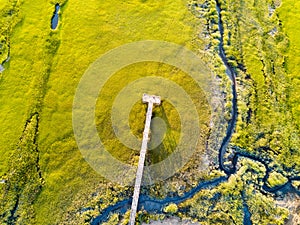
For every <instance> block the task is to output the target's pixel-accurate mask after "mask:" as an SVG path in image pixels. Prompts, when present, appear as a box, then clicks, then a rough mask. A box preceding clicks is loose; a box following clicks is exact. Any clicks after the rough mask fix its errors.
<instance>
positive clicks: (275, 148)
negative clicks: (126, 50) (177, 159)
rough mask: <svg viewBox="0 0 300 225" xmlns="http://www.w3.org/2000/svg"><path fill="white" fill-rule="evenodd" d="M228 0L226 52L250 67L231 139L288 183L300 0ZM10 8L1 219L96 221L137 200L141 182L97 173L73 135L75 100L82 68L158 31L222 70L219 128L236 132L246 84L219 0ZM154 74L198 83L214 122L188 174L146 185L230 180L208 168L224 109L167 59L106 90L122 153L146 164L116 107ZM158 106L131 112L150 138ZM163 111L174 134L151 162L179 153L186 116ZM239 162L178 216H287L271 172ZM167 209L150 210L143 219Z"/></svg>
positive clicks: (0, 46)
mask: <svg viewBox="0 0 300 225" xmlns="http://www.w3.org/2000/svg"><path fill="white" fill-rule="evenodd" d="M57 3H59V4H60V5H61V11H60V21H59V26H58V28H57V29H56V30H55V31H52V30H51V29H50V19H51V17H52V14H53V11H54V6H55V4H57ZM218 3H219V4H220V7H221V11H222V12H221V17H222V18H221V19H222V22H223V26H224V50H225V53H226V56H227V58H228V60H229V64H230V65H231V66H232V67H233V69H235V70H236V72H237V74H238V76H237V91H238V121H237V127H236V132H235V134H234V136H233V139H232V141H231V145H230V146H237V147H239V148H238V149H244V150H245V151H246V152H250V153H252V154H255V155H257V156H258V157H260V158H262V159H265V158H271V159H272V164H270V168H271V167H272V169H274V172H272V173H270V174H269V177H268V184H269V186H270V187H277V186H280V185H282V184H284V183H286V182H287V178H286V177H285V176H287V175H295V174H296V173H299V170H300V164H299V162H300V150H299V148H300V141H299V124H300V108H299V103H300V99H299V94H300V93H299V85H300V81H299V79H300V76H299V74H298V72H299V71H298V68H297V67H298V65H299V64H300V62H299V61H300V58H299V54H300V47H299V30H300V29H298V27H299V24H298V23H297V22H295V21H298V19H299V14H298V11H300V4H299V3H297V2H296V1H294V0H283V2H282V4H280V2H279V1H275V0H274V1H273V0H255V1H254V0H253V1H236V0H226V1H225V0H219V1H218ZM188 9H189V10H190V11H188ZM0 12H1V17H0V25H1V26H0V63H3V62H4V61H6V59H7V58H8V57H10V58H11V59H10V61H8V62H5V63H4V66H5V71H4V72H3V73H1V77H0V79H1V80H0V109H1V117H0V130H1V131H2V132H1V135H0V155H1V157H0V223H1V224H13V223H15V224H89V222H90V221H91V219H92V218H93V217H96V216H97V215H99V214H101V212H102V211H103V210H104V209H105V208H107V207H108V206H111V205H114V204H115V203H117V202H118V201H119V200H123V199H125V198H128V197H129V196H130V195H132V188H131V187H120V186H118V185H116V184H111V183H109V181H107V180H105V178H103V177H101V175H99V174H97V173H96V172H94V171H93V170H92V169H91V168H90V166H89V165H88V164H87V162H85V160H84V159H83V158H82V156H81V154H80V151H79V150H78V148H77V145H76V142H75V139H74V136H73V130H72V102H73V96H74V94H75V91H76V87H77V85H78V83H79V81H80V78H81V76H82V75H83V74H84V72H85V70H86V69H87V68H88V66H89V65H90V64H91V63H92V62H94V61H95V60H96V59H97V58H98V57H99V56H101V55H103V54H104V53H106V52H107V51H109V50H111V49H113V48H115V47H118V46H121V45H123V44H126V43H129V42H134V41H140V40H147V39H152V40H153V39H154V40H163V41H170V42H175V43H177V44H180V45H183V46H185V47H187V48H190V49H192V50H194V51H195V52H197V53H198V54H200V55H201V57H203V58H204V60H205V61H206V62H210V63H209V66H210V67H211V69H212V70H213V71H214V72H215V73H216V74H217V78H218V82H219V84H220V87H221V89H222V93H221V97H222V98H223V100H224V112H225V120H224V121H219V122H220V124H218V126H220V127H221V128H222V127H223V129H220V133H222V132H223V133H224V131H225V130H226V126H227V122H228V121H230V118H231V116H232V115H231V107H232V103H231V102H230V101H231V99H232V95H231V93H232V90H231V82H230V80H229V79H228V78H227V76H226V73H225V69H226V68H225V67H224V65H223V63H222V60H221V59H220V57H219V56H218V52H219V48H218V45H219V44H220V31H219V27H218V14H217V10H216V1H214V0H193V1H188V2H184V1H181V0H165V1H150V0H125V1H115V0H112V1H104V0H86V1H79V0H73V1H67V0H60V1H54V0H43V1H34V0H29V1H20V0H19V1H18V0H7V1H6V0H0ZM203 50H205V52H206V53H205V54H203ZM149 75H152V76H153V75H155V76H160V77H165V78H168V79H171V80H172V81H174V82H176V83H177V84H179V85H180V86H181V87H183V88H184V89H186V91H187V92H188V93H189V95H190V96H191V97H192V100H193V101H194V103H195V105H196V106H197V110H198V113H199V115H201V116H200V123H201V128H202V129H203V130H202V131H201V132H202V133H201V134H200V140H199V146H197V151H196V152H195V154H194V155H193V157H192V160H191V161H190V162H189V163H188V164H187V165H186V166H185V167H184V168H183V170H182V171H180V173H177V174H175V175H174V176H173V177H172V178H169V179H168V180H167V181H165V182H161V183H157V184H155V185H153V186H150V187H144V188H143V189H142V193H147V194H148V195H149V196H152V197H158V198H163V197H166V196H167V195H168V194H173V195H179V196H182V195H183V193H184V192H187V191H189V190H191V189H192V188H193V187H195V186H196V185H197V184H198V183H199V182H201V181H204V180H208V179H212V178H216V177H220V176H224V173H222V171H220V170H217V169H215V167H213V168H211V171H205V172H203V171H202V170H201V167H202V166H203V165H204V164H208V163H211V162H210V161H209V160H211V159H213V158H214V157H211V159H207V160H205V159H202V157H201V155H202V154H203V151H204V148H205V146H206V144H207V143H206V139H205V138H206V137H207V133H208V125H207V124H208V122H209V121H208V120H209V113H210V112H209V111H208V110H207V102H206V99H205V98H204V96H203V93H202V92H201V91H200V89H199V87H198V86H197V85H196V84H195V82H193V81H192V80H191V79H190V78H189V77H188V76H187V75H186V74H185V73H184V72H182V71H180V70H178V69H175V68H173V67H172V66H169V65H163V64H161V63H153V62H143V63H137V64H133V65H130V66H128V67H126V68H123V69H122V70H120V71H119V72H118V73H116V74H114V75H113V76H112V77H111V79H110V80H109V81H108V82H107V83H106V86H105V87H104V89H103V90H102V92H101V93H100V95H101V98H100V99H98V102H97V110H96V124H97V128H98V132H99V136H100V137H101V138H103V139H104V142H105V144H106V146H107V148H108V150H109V151H110V153H111V154H112V155H113V156H114V157H116V158H118V159H120V160H122V161H124V162H126V163H131V164H136V162H137V159H138V158H137V152H135V151H131V150H130V149H128V148H126V147H125V146H123V145H122V144H121V143H120V142H118V141H117V139H116V137H115V136H114V134H113V130H112V126H111V121H110V116H111V111H110V110H111V106H112V102H113V100H114V98H115V97H116V95H117V93H118V92H119V91H120V90H122V88H123V87H124V86H126V85H127V84H128V83H130V82H131V81H133V80H136V79H138V78H141V77H145V76H149ZM145 111H146V105H144V104H142V103H141V102H137V103H136V104H135V105H134V107H133V108H132V110H131V113H130V117H129V124H130V127H131V129H132V132H133V133H134V134H135V135H136V136H137V137H139V138H141V135H142V131H143V125H144V119H145V118H144V114H145ZM154 115H155V116H160V117H162V118H163V119H165V120H166V121H168V127H167V133H166V135H165V139H164V143H163V144H162V145H161V146H159V147H158V148H156V149H155V150H153V151H151V152H150V153H149V157H148V158H149V161H150V163H156V162H159V161H161V160H163V159H164V158H165V157H167V156H168V155H169V154H171V153H172V151H173V150H174V149H173V148H172V146H173V145H176V144H177V142H178V139H179V134H180V121H179V115H178V112H177V111H176V110H175V109H174V107H173V106H172V104H170V103H169V102H167V101H166V102H163V104H162V106H160V107H157V108H155V110H154ZM219 141H220V142H221V139H220V140H219ZM165 146H171V147H169V148H166V147H165ZM214 151H215V152H217V151H218V149H214ZM213 154H215V153H213ZM148 163H149V162H148ZM214 163H215V164H216V162H213V163H212V165H214ZM229 164H230V163H229ZM237 169H238V170H237V172H236V173H235V174H232V175H230V177H229V178H228V181H227V182H224V183H221V184H219V185H218V186H217V187H215V188H207V189H205V190H201V191H200V192H198V193H197V194H196V195H195V196H194V197H193V198H191V199H189V200H187V201H186V202H183V203H182V204H179V205H178V206H177V205H176V204H169V205H168V206H166V207H165V213H169V214H176V215H178V216H181V217H183V218H184V217H189V218H192V219H193V220H198V221H201V222H202V223H203V224H226V223H228V224H232V223H235V224H242V223H243V220H244V218H245V214H247V213H248V212H247V210H248V211H249V214H250V215H251V216H250V217H251V221H252V223H253V224H283V223H284V221H285V220H286V219H287V217H288V211H287V210H286V209H284V208H281V207H278V206H276V204H275V201H274V199H273V198H272V196H268V195H265V194H263V193H262V192H261V190H262V186H263V179H264V176H265V175H266V168H265V167H264V166H263V165H262V164H261V163H258V162H254V161H252V160H246V159H244V158H240V159H239V162H238V165H237ZM293 185H294V186H295V187H298V186H299V183H298V182H296V181H294V182H293ZM183 212H184V213H183ZM128 217H129V212H127V213H126V214H125V216H124V217H123V218H121V216H119V215H118V214H117V213H114V214H112V215H111V217H110V218H109V221H108V222H107V224H117V223H118V222H121V223H123V224H126V223H127V221H128ZM163 217H164V215H154V216H153V215H150V214H147V212H145V211H141V212H139V213H138V221H139V222H141V221H149V220H150V219H151V218H156V219H158V218H163Z"/></svg>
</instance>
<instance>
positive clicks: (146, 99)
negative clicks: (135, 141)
mask: <svg viewBox="0 0 300 225" xmlns="http://www.w3.org/2000/svg"><path fill="white" fill-rule="evenodd" d="M160 102H161V101H160V97H159V96H155V95H147V94H144V95H143V103H148V109H147V114H146V123H145V128H144V132H143V142H142V147H141V152H140V158H139V164H138V168H137V172H136V178H135V185H134V192H133V197H132V205H131V212H130V220H129V224H130V225H134V224H135V216H136V212H137V207H138V201H139V196H140V189H141V183H142V178H143V170H144V163H145V157H146V151H147V146H148V141H149V140H150V139H149V133H150V124H151V117H152V110H153V105H160Z"/></svg>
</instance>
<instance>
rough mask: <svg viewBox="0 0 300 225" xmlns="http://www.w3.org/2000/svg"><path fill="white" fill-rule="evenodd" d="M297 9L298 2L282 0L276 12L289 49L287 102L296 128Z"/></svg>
mask: <svg viewBox="0 0 300 225" xmlns="http://www.w3.org/2000/svg"><path fill="white" fill-rule="evenodd" d="M299 9H300V2H299V1H293V0H284V1H282V5H281V6H280V8H279V10H278V14H279V18H280V19H282V26H283V31H284V33H285V34H286V35H287V37H288V39H289V48H288V52H287V54H286V69H287V75H288V77H289V79H290V81H291V90H290V97H289V102H290V107H291V109H292V112H293V117H294V119H295V121H296V124H297V126H299V124H300V122H299V121H300V108H299V102H300V99H299V96H300V93H299V90H300V88H299V87H300V75H299V68H298V65H299V64H300V45H299V41H300V39H299V37H300V36H299V35H300V33H299V32H300V29H299V28H300V27H299V26H300V25H299V23H297V22H295V21H299V19H300V15H299V13H298V11H299Z"/></svg>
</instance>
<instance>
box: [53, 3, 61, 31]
mask: <svg viewBox="0 0 300 225" xmlns="http://www.w3.org/2000/svg"><path fill="white" fill-rule="evenodd" d="M59 10H60V5H59V4H56V5H55V11H54V13H53V16H52V18H51V29H52V30H55V29H56V28H57V25H58V20H59V15H58V12H59Z"/></svg>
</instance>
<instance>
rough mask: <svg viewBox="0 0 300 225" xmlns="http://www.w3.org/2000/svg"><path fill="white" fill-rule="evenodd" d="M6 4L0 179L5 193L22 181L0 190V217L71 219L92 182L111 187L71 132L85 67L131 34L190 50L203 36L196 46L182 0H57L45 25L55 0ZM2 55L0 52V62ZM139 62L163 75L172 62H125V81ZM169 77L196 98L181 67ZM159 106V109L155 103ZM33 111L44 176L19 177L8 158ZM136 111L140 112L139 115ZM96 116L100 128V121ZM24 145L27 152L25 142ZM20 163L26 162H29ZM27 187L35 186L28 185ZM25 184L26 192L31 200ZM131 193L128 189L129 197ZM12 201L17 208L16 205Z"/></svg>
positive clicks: (168, 112) (192, 23)
mask: <svg viewBox="0 0 300 225" xmlns="http://www.w3.org/2000/svg"><path fill="white" fill-rule="evenodd" d="M5 3H6V4H5V7H4V6H2V4H1V8H2V10H1V12H2V13H4V14H5V13H6V12H7V10H6V8H7V9H15V8H14V7H19V8H18V10H16V12H18V13H15V14H14V17H12V18H13V19H11V17H1V19H4V20H7V27H8V28H7V29H6V30H4V31H3V32H2V33H3V35H2V33H1V35H2V36H1V37H3V38H2V39H3V40H2V39H1V40H2V41H1V43H2V42H3V43H5V46H4V45H3V48H2V46H1V50H3V51H2V52H3V53H1V54H2V55H3V59H5V58H6V57H7V55H8V51H10V56H11V60H10V62H9V63H6V64H5V67H6V70H5V71H4V72H3V73H2V77H1V88H0V106H1V120H0V127H1V130H2V131H3V132H2V135H1V137H0V143H1V149H0V154H1V161H0V175H1V176H2V177H3V179H8V182H7V183H5V184H1V189H2V191H4V192H5V190H7V189H8V188H9V187H10V186H9V185H11V184H12V185H17V186H18V185H19V186H20V188H19V189H16V190H20V191H18V192H19V195H16V194H15V192H14V191H16V190H15V189H14V188H13V187H11V191H9V192H8V194H3V195H2V193H4V192H1V201H2V202H4V204H6V206H4V208H2V209H3V212H4V214H5V216H4V217H1V222H5V221H7V220H11V222H12V221H13V220H14V218H18V219H17V221H18V223H29V224H53V223H58V222H59V221H62V220H66V221H67V220H72V219H73V220H74V219H75V218H72V216H69V215H74V214H76V213H77V212H78V211H80V208H81V207H84V205H85V203H86V202H88V201H89V200H91V199H92V197H91V194H92V193H96V194H97V193H98V191H99V190H97V187H99V188H100V189H101V190H106V188H109V184H108V183H107V182H103V178H102V177H101V176H100V175H98V174H96V173H95V172H93V171H92V169H91V168H90V167H89V165H88V164H87V163H86V162H85V161H84V159H83V158H82V156H81V154H80V152H79V151H78V149H77V146H76V142H75V140H74V137H73V131H72V101H73V96H74V93H75V90H76V87H77V85H78V82H79V80H80V78H81V76H82V75H83V73H84V71H85V70H86V69H87V68H88V66H89V65H90V63H92V62H93V61H94V60H95V59H97V58H98V57H99V56H101V55H102V54H104V53H105V52H107V51H108V50H110V49H112V48H115V47H118V46H120V45H122V44H125V43H129V42H133V41H139V40H145V39H157V40H163V41H170V42H175V43H177V44H181V45H183V46H186V47H188V48H192V49H194V50H195V49H196V47H198V45H201V41H200V42H199V41H197V46H195V45H194V42H193V39H194V37H195V36H196V32H197V29H198V28H197V24H196V22H195V19H194V17H193V16H192V14H191V13H190V12H189V11H188V10H187V8H186V5H185V4H184V3H183V2H182V1H180V0H178V1H163V2H153V1H139V0H129V1H123V2H119V1H115V2H114V1H109V2H108V1H96V0H88V1H77V0H76V1H72V2H68V1H59V3H60V4H61V6H62V7H61V12H60V23H59V27H58V29H57V30H55V31H51V30H50V19H51V17H52V14H53V11H54V5H55V4H56V3H57V2H56V1H42V2H40V1H39V2H37V1H23V2H22V4H21V1H6V2H5ZM14 21H20V22H19V23H18V26H16V27H14V26H15V24H16V22H14ZM2 28H3V29H4V26H2V22H1V29H2ZM8 38H9V42H8ZM8 47H10V48H9V49H8ZM2 55H1V57H2ZM3 59H2V58H1V60H2V61H3ZM145 66H148V67H147V72H149V73H152V74H154V73H155V72H161V73H164V74H167V73H168V71H173V68H171V67H169V68H167V66H166V67H164V66H163V65H161V66H162V70H158V71H157V68H158V66H159V65H158V64H146V63H145V64H144V65H139V66H137V67H136V68H135V67H134V66H132V67H131V68H129V70H127V71H126V68H125V71H123V75H126V76H125V78H126V77H127V78H128V80H126V79H124V82H128V81H129V80H130V79H131V77H130V76H129V75H128V74H126V73H128V72H130V73H131V72H138V71H139V70H140V72H142V70H143V67H145ZM144 69H145V68H144ZM130 75H131V74H130ZM181 79H182V80H181ZM174 80H175V81H177V82H178V83H180V84H183V85H184V84H185V85H186V87H187V88H191V90H190V91H191V94H193V92H194V93H195V97H196V98H197V97H199V93H197V90H196V89H194V87H195V86H193V85H194V84H192V83H191V82H189V83H185V81H186V79H185V77H184V75H183V74H182V73H181V72H180V71H179V72H178V76H174ZM122 85H123V84H122V83H121V82H119V83H117V86H115V87H116V88H117V89H120V88H122V87H123V86H122ZM108 89H109V87H108ZM111 94H112V93H111ZM200 95H201V94H200ZM112 96H113V94H112ZM106 106H109V105H106ZM106 106H105V107H106ZM163 106H164V107H165V110H166V115H167V116H168V117H170V118H169V119H170V120H172V119H174V118H175V120H177V119H176V117H178V116H176V112H175V114H174V113H173V114H172V113H171V111H172V107H171V106H170V105H168V104H167V103H165V104H164V105H163ZM105 107H103V108H99V110H103V109H105ZM137 107H141V109H140V111H141V112H143V110H145V106H142V105H138V106H137ZM157 110H158V111H157V114H159V113H160V112H159V110H160V109H157ZM133 112H134V111H133ZM33 115H34V116H35V117H36V118H39V126H38V132H36V133H35V134H34V140H35V143H34V146H36V148H37V149H38V150H37V152H34V154H35V155H32V156H31V157H32V160H35V162H36V163H37V164H35V166H36V167H37V168H39V170H40V175H41V179H42V180H43V181H44V182H42V181H39V179H37V180H36V181H35V179H33V180H32V179H29V178H28V179H27V178H26V179H25V180H24V181H22V182H21V180H22V179H23V178H21V177H23V176H24V173H25V172H24V170H23V167H22V166H21V167H20V168H19V167H18V166H17V165H15V163H12V162H14V161H15V162H19V161H16V158H17V157H18V147H17V146H18V143H19V139H20V138H21V139H22V137H23V136H24V135H25V133H26V132H25V131H24V132H25V133H24V132H23V130H24V127H25V125H26V121H27V120H30V121H31V119H32V118H35V117H32V116H33ZM172 115H173V117H174V118H172ZM140 117H141V118H142V114H141V115H140ZM206 119H207V118H205V120H206ZM143 122H144V121H143V120H142V119H140V118H138V120H133V121H132V126H134V127H139V128H140V127H141V125H142V124H143ZM98 123H99V127H101V125H102V124H101V122H100V121H99V122H98ZM178 125H179V124H178V123H177V122H175V123H172V126H175V127H176V126H177V127H178ZM25 129H27V128H26V127H25ZM136 131H137V132H138V131H139V130H136ZM174 132H175V131H174ZM177 132H178V131H177ZM175 136H176V135H175ZM23 141H24V142H26V143H24V145H26V146H28V148H30V149H31V147H30V146H31V144H30V143H31V142H30V141H31V139H24V140H23ZM31 150H32V149H31ZM24 151H25V152H26V149H25V150H24ZM29 153H30V152H28V154H29ZM116 154H117V153H116ZM127 154H128V155H127V156H124V158H125V159H128V158H130V156H131V155H130V151H129V152H127ZM26 157H27V156H26ZM28 157H29V156H28ZM126 157H127V158H126ZM37 158H38V159H39V160H37ZM19 160H20V164H21V165H23V163H25V162H23V161H25V158H24V159H23V158H20V159H19ZM153 161H155V155H154V156H153ZM26 163H29V164H30V165H31V163H30V161H29V162H26ZM8 164H11V166H8ZM26 165H27V164H25V166H26ZM26 167H27V166H26ZM31 167H32V168H33V169H31V170H33V171H32V172H30V171H31V170H29V171H28V176H33V177H34V176H36V173H34V167H33V165H31ZM31 167H30V168H31ZM18 170H20V171H21V172H20V173H17V174H16V173H13V174H11V171H18ZM26 174H27V173H26ZM31 174H32V175H31ZM14 180H15V181H14ZM18 181H20V184H18ZM41 187H42V189H41ZM33 189H34V190H36V191H32V190H33ZM9 190H10V189H9ZM23 190H24V191H23ZM26 190H28V191H29V192H32V193H31V194H32V195H31V196H30V199H28V198H29V197H28V196H27V194H28V193H27V191H26ZM124 190H125V188H121V187H120V188H117V189H114V191H115V194H117V196H116V197H112V195H114V194H109V193H104V192H102V191H99V192H100V193H101V196H102V197H103V196H104V198H105V196H107V197H108V199H109V201H108V202H107V203H106V205H109V204H113V203H114V202H116V201H117V200H119V199H122V198H124V196H123V197H122V196H121V195H122V194H121V195H119V193H126V191H125V192H124ZM124 195H125V194H124ZM129 195H130V194H128V193H127V196H129ZM112 198H113V199H114V200H112ZM14 206H15V207H16V208H17V211H15V210H14ZM26 206H30V207H26ZM1 211H2V210H1ZM72 213H74V214H72ZM10 215H12V216H11V217H10ZM27 216H30V218H27ZM28 221H30V222H28Z"/></svg>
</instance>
